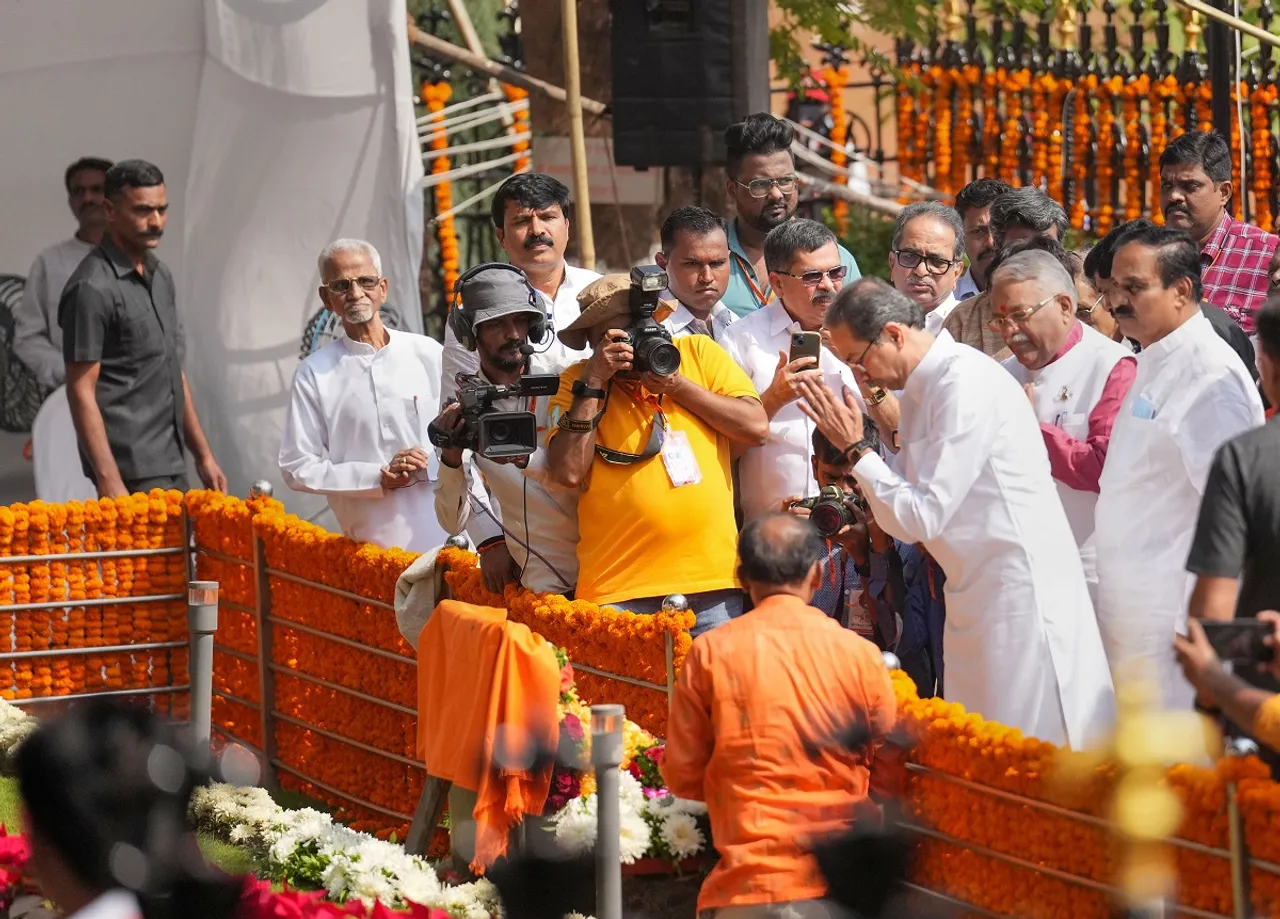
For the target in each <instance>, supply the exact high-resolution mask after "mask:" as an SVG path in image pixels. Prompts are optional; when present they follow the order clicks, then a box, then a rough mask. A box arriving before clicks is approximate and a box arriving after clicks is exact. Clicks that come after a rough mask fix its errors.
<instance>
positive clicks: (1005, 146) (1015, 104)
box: [1000, 67, 1031, 185]
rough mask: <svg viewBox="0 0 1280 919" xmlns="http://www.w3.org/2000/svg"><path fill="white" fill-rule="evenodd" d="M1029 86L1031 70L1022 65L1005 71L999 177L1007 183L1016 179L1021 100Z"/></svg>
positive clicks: (1020, 127) (1019, 144) (1021, 124)
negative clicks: (1017, 68)
mask: <svg viewBox="0 0 1280 919" xmlns="http://www.w3.org/2000/svg"><path fill="white" fill-rule="evenodd" d="M1030 88H1031V70H1030V69H1029V68H1026V67H1023V68H1021V69H1019V70H1012V71H1008V72H1007V73H1006V77H1005V81H1004V130H1003V131H1002V132H1001V137H1000V179H1001V180H1002V181H1003V182H1005V183H1007V184H1009V185H1020V184H1021V183H1020V182H1019V181H1018V171H1019V165H1020V164H1019V162H1018V148H1019V147H1020V146H1021V145H1022V135H1023V120H1022V113H1023V101H1024V95H1025V94H1026V92H1027V91H1028V90H1029V89H1030Z"/></svg>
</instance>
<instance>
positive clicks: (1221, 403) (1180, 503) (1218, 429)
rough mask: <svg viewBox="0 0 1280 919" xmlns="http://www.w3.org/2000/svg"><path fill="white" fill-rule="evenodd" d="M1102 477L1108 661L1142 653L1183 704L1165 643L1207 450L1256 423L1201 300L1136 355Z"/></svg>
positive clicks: (1176, 625) (1231, 358) (1253, 400)
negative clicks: (1189, 313) (1183, 318)
mask: <svg viewBox="0 0 1280 919" xmlns="http://www.w3.org/2000/svg"><path fill="white" fill-rule="evenodd" d="M1136 360H1137V362H1138V372H1137V376H1136V377H1135V378H1134V381H1133V385H1132V386H1131V387H1130V388H1129V394H1128V395H1127V396H1126V397H1125V400H1124V402H1123V403H1122V404H1121V406H1120V413H1119V414H1118V415H1117V416H1116V422H1115V426H1114V427H1113V428H1112V429H1111V442H1110V444H1109V445H1108V447H1107V461H1106V464H1105V465H1104V466H1103V467H1102V479H1101V480H1100V482H1099V487H1100V489H1101V494H1100V495H1099V497H1098V507H1097V514H1096V531H1095V535H1094V540H1095V542H1096V543H1097V547H1098V621H1099V624H1100V625H1101V626H1102V637H1103V639H1104V641H1105V642H1106V646H1107V656H1108V658H1109V659H1110V661H1111V666H1112V667H1113V668H1115V667H1119V666H1121V665H1122V663H1123V662H1124V661H1125V660H1128V659H1130V658H1145V659H1146V660H1147V662H1148V663H1149V667H1150V670H1151V672H1152V676H1153V677H1158V678H1159V679H1160V684H1161V688H1162V692H1163V699H1162V702H1163V705H1164V707H1166V708H1180V709H1189V708H1191V706H1192V702H1193V700H1194V692H1193V690H1192V688H1191V685H1190V684H1189V683H1187V682H1186V680H1185V679H1184V678H1183V676H1182V672H1181V671H1180V670H1179V669H1178V666H1177V663H1176V661H1175V660H1174V657H1173V653H1172V651H1171V650H1170V648H1171V645H1172V644H1173V634H1174V631H1175V630H1181V629H1182V628H1183V623H1184V622H1185V619H1186V611H1187V601H1188V600H1189V599H1190V596H1191V589H1192V587H1193V586H1194V584H1195V576H1194V575H1192V574H1190V573H1188V572H1187V555H1188V553H1189V552H1190V550H1191V540H1192V537H1193V535H1194V533H1195V527H1196V519H1197V517H1198V515H1199V512H1200V499H1201V497H1202V496H1203V495H1204V488H1205V483H1206V481H1207V480H1208V478H1209V467H1210V466H1211V465H1212V463H1213V457H1214V454H1215V453H1216V452H1217V450H1218V447H1220V446H1221V445H1222V444H1223V442H1225V441H1227V440H1230V439H1231V438H1233V437H1235V436H1236V435H1237V434H1240V433H1241V432H1243V431H1246V430H1248V429H1250V428H1252V427H1256V426H1257V425H1260V424H1262V422H1263V414H1262V401H1261V400H1260V399H1259V398H1258V391H1257V389H1256V387H1255V386H1254V385H1253V381H1252V380H1251V379H1250V378H1249V372H1248V371H1247V370H1246V369H1245V366H1244V364H1243V362H1242V361H1241V360H1240V356H1239V355H1238V354H1236V352H1235V351H1233V350H1232V349H1231V347H1230V345H1228V344H1227V343H1226V342H1224V341H1223V340H1222V339H1221V338H1219V337H1218V335H1217V333H1216V332H1214V330H1213V326H1212V325H1211V324H1210V322H1209V320H1208V319H1207V318H1205V316H1204V314H1203V313H1201V312H1198V311H1197V313H1196V315H1195V316H1193V317H1191V318H1190V319H1188V320H1187V321H1186V322H1185V323H1183V324H1182V325H1181V326H1180V327H1178V328H1177V329H1175V330H1174V331H1173V332H1171V333H1170V334H1169V335H1166V336H1165V337H1164V338H1162V339H1161V340H1160V341H1158V342H1156V343H1155V344H1152V345H1149V346H1147V347H1145V348H1143V349H1142V350H1141V351H1140V352H1138V354H1137V355H1136Z"/></svg>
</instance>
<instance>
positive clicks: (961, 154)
mask: <svg viewBox="0 0 1280 919" xmlns="http://www.w3.org/2000/svg"><path fill="white" fill-rule="evenodd" d="M980 79H981V70H980V69H979V68H978V66H977V65H976V64H969V65H968V66H966V67H965V68H964V69H963V70H961V71H960V74H959V76H958V77H957V79H956V126H955V131H953V132H952V136H953V142H952V145H951V187H952V188H953V189H955V190H956V191H959V190H960V189H961V188H964V186H965V183H966V182H967V181H968V178H969V174H968V173H969V165H970V163H971V161H972V160H973V152H974V145H973V139H974V123H973V93H974V89H975V88H976V87H977V86H978V82H979V80H980Z"/></svg>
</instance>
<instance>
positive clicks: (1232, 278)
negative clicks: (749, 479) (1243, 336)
mask: <svg viewBox="0 0 1280 919" xmlns="http://www.w3.org/2000/svg"><path fill="white" fill-rule="evenodd" d="M1277 242H1280V239H1277V237H1276V236H1274V235H1272V234H1271V233H1268V232H1266V231H1265V230H1260V229H1258V228H1257V227H1255V226H1254V225H1253V224H1250V223H1242V222H1241V221H1239V220H1233V219H1232V217H1231V215H1230V214H1223V216H1222V222H1221V223H1219V224H1218V227H1217V229H1215V230H1214V231H1213V233H1212V234H1211V235H1210V236H1209V241H1208V242H1207V243H1205V244H1204V248H1202V249H1201V250H1200V262H1201V264H1202V265H1203V266H1204V270H1203V273H1202V274H1201V280H1202V281H1203V282H1204V298H1205V299H1206V300H1208V301H1209V302H1210V303H1212V304H1213V305H1214V306H1218V307H1221V308H1222V309H1223V310H1224V311H1226V313H1227V315H1229V316H1230V317H1231V318H1232V319H1234V320H1235V321H1236V323H1237V324H1238V325H1239V326H1240V328H1242V329H1244V330H1245V331H1246V332H1248V333H1249V334H1250V335H1252V334H1253V312H1254V310H1256V309H1258V308H1259V307H1261V306H1262V302H1263V300H1265V299H1266V297H1267V272H1268V268H1269V267H1270V265H1271V255H1272V253H1274V252H1275V250H1276V243H1277Z"/></svg>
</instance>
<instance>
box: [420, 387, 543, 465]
mask: <svg viewBox="0 0 1280 919" xmlns="http://www.w3.org/2000/svg"><path fill="white" fill-rule="evenodd" d="M559 389H560V375H559V374H557V373H530V374H525V375H524V376H522V377H520V379H519V380H518V381H516V382H515V383H512V384H510V385H509V386H501V385H497V384H494V383H490V382H488V381H487V380H484V379H481V378H480V377H478V376H468V377H463V378H462V379H461V380H460V383H459V386H458V398H457V399H450V400H448V402H446V403H445V405H446V406H448V405H452V404H453V403H455V402H457V403H459V404H460V405H461V406H462V414H461V417H460V418H459V420H458V423H457V425H456V426H455V427H453V428H452V429H450V428H445V427H442V426H441V425H439V424H438V423H437V422H436V421H432V422H431V424H430V425H428V426H427V439H428V440H429V441H431V445H432V446H434V447H439V448H440V449H442V450H448V449H462V450H470V451H471V452H472V453H475V454H476V455H477V456H483V457H485V458H486V459H495V460H496V459H511V458H513V457H521V456H529V455H530V454H532V453H534V452H536V451H537V449H538V420H537V417H536V416H535V415H534V414H533V412H500V411H495V410H494V407H493V406H494V403H495V402H500V401H501V400H503V399H510V398H513V397H525V396H554V395H555V394H556V392H557V391H558V390H559Z"/></svg>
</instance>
